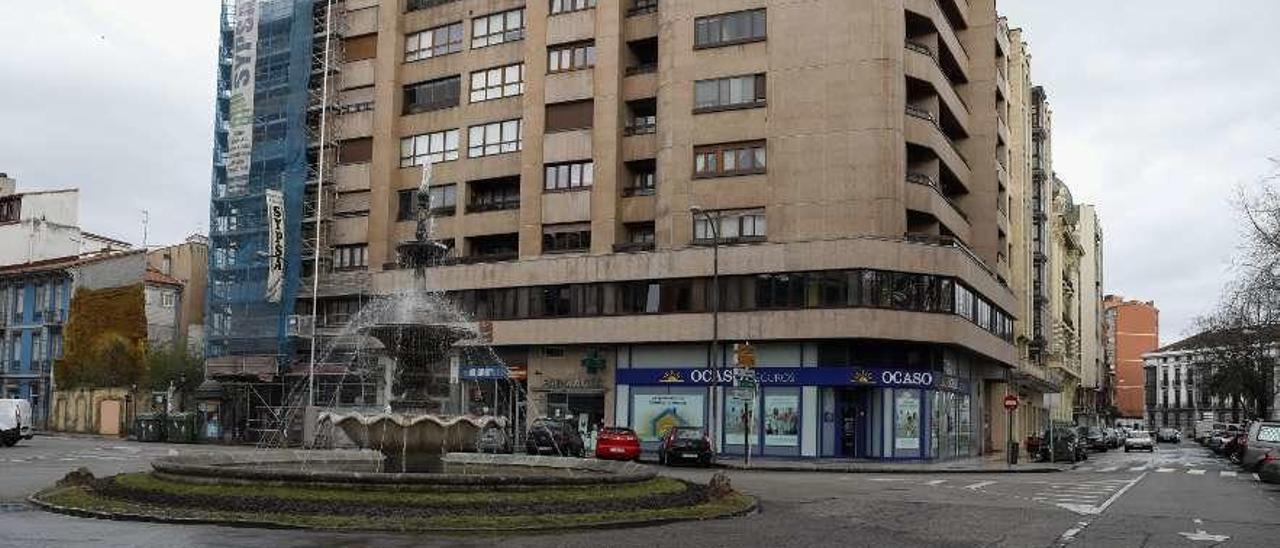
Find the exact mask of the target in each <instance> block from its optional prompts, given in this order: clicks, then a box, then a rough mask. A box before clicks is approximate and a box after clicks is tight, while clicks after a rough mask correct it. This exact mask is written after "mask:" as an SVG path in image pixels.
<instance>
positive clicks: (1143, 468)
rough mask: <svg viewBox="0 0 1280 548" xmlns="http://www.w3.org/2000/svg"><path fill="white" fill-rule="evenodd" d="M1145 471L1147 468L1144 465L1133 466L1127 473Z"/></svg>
mask: <svg viewBox="0 0 1280 548" xmlns="http://www.w3.org/2000/svg"><path fill="white" fill-rule="evenodd" d="M1146 469H1147V467H1146V466H1145V465H1143V466H1134V467H1133V468H1130V469H1129V471H1130V472H1142V471H1144V470H1146Z"/></svg>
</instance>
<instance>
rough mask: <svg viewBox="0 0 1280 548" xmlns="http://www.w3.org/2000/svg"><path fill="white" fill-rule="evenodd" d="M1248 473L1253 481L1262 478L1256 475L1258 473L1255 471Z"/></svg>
mask: <svg viewBox="0 0 1280 548" xmlns="http://www.w3.org/2000/svg"><path fill="white" fill-rule="evenodd" d="M1250 475H1251V476H1253V481H1262V478H1260V477H1258V473H1257V472H1254V473H1252V474H1250Z"/></svg>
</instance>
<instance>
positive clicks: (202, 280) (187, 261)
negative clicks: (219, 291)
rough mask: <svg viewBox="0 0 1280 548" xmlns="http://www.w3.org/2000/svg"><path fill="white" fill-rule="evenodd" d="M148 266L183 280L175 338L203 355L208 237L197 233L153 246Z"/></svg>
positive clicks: (178, 280)
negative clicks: (179, 241)
mask: <svg viewBox="0 0 1280 548" xmlns="http://www.w3.org/2000/svg"><path fill="white" fill-rule="evenodd" d="M147 268H148V269H149V270H153V271H155V272H156V273H158V274H160V275H162V276H164V277H168V278H172V281H174V282H177V283H178V284H180V286H181V288H182V299H181V303H180V306H179V307H178V308H177V319H176V322H177V326H176V327H177V340H176V341H175V342H176V343H177V344H179V345H181V346H183V347H185V348H187V350H188V351H189V352H190V353H192V354H194V355H203V353H204V308H205V303H204V296H205V291H206V290H207V288H208V279H209V239H208V238H207V237H205V236H202V235H199V234H194V235H191V236H189V237H187V239H186V240H185V241H184V242H182V243H180V244H174V245H170V246H165V247H160V248H157V249H150V250H148V251H147ZM166 281H168V280H166ZM162 299H163V297H162Z"/></svg>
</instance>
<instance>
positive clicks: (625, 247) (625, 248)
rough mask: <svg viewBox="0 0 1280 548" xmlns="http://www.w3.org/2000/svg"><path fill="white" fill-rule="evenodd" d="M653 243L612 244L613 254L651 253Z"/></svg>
mask: <svg viewBox="0 0 1280 548" xmlns="http://www.w3.org/2000/svg"><path fill="white" fill-rule="evenodd" d="M653 250H654V245H653V242H625V243H620V244H613V252H614V253H636V252H641V251H653Z"/></svg>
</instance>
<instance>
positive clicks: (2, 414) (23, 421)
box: [0, 400, 35, 447]
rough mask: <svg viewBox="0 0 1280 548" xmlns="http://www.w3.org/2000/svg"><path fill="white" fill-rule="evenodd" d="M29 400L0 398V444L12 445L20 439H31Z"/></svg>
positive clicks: (33, 433) (32, 434)
mask: <svg viewBox="0 0 1280 548" xmlns="http://www.w3.org/2000/svg"><path fill="white" fill-rule="evenodd" d="M34 435H35V432H34V431H32V430H31V402H29V401H27V400H0V445H3V446H5V447H13V446H14V445H16V444H17V443H18V440H21V439H28V440H29V439H31V438H32V436H34Z"/></svg>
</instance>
